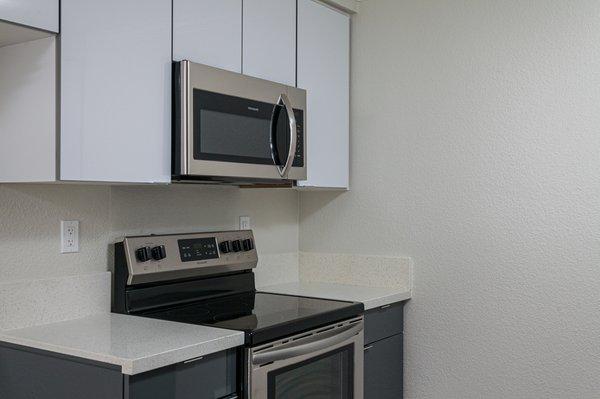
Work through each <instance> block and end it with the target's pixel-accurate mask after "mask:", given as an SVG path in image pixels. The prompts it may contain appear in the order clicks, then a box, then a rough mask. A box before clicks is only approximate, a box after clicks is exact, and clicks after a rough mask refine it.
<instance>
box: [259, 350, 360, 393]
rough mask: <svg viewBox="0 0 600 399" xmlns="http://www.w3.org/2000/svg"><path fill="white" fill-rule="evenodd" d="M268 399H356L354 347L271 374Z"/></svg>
mask: <svg viewBox="0 0 600 399" xmlns="http://www.w3.org/2000/svg"><path fill="white" fill-rule="evenodd" d="M268 384H269V388H268V392H269V397H268V399H306V398H311V399H352V397H353V391H354V346H353V345H348V346H345V347H343V348H341V349H338V350H335V351H332V352H328V353H326V354H324V355H321V356H318V357H315V358H312V359H309V360H306V361H304V362H301V363H296V364H293V365H291V366H287V367H283V368H280V369H276V370H274V371H271V372H270V373H269V376H268Z"/></svg>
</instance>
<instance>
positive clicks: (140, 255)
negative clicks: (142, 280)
mask: <svg viewBox="0 0 600 399" xmlns="http://www.w3.org/2000/svg"><path fill="white" fill-rule="evenodd" d="M135 258H136V259H137V260H138V262H147V261H148V260H149V259H150V254H149V253H148V247H142V248H138V249H136V250H135Z"/></svg>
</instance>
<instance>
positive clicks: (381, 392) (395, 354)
mask: <svg viewBox="0 0 600 399" xmlns="http://www.w3.org/2000/svg"><path fill="white" fill-rule="evenodd" d="M403 380H404V303H403V302H399V303H395V304H392V305H386V306H382V307H380V308H377V309H372V310H369V311H367V312H366V313H365V399H402V397H403Z"/></svg>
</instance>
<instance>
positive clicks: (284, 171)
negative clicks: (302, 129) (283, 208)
mask: <svg viewBox="0 0 600 399" xmlns="http://www.w3.org/2000/svg"><path fill="white" fill-rule="evenodd" d="M277 105H283V107H284V108H285V111H286V112H287V116H288V121H289V123H290V146H289V148H288V155H287V159H286V160H285V164H284V165H283V167H281V166H279V165H277V170H278V171H279V176H281V177H282V178H284V179H287V176H288V173H289V172H290V169H291V167H292V164H293V163H294V158H295V156H296V144H297V143H296V142H297V140H298V137H297V135H298V127H297V126H298V124H297V122H296V116H295V115H294V108H293V107H292V102H291V101H290V99H289V97H288V96H287V94H285V93H281V95H280V96H279V100H277ZM273 129H274V128H273Z"/></svg>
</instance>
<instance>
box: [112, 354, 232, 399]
mask: <svg viewBox="0 0 600 399" xmlns="http://www.w3.org/2000/svg"><path fill="white" fill-rule="evenodd" d="M236 369H237V361H236V352H235V349H233V350H229V351H225V352H219V353H215V354H212V355H209V356H205V357H204V358H202V359H198V360H196V361H190V362H187V363H185V362H184V363H179V364H176V365H173V366H169V367H164V368H161V369H158V370H154V371H149V372H147V373H143V374H138V375H133V376H126V377H125V396H124V399H148V398H165V399H166V398H173V399H219V398H226V397H229V396H231V395H233V394H235V393H236V388H237V386H236V384H237V370H236Z"/></svg>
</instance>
